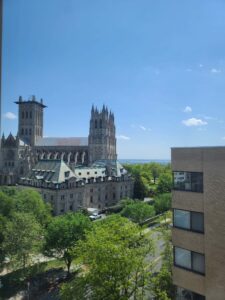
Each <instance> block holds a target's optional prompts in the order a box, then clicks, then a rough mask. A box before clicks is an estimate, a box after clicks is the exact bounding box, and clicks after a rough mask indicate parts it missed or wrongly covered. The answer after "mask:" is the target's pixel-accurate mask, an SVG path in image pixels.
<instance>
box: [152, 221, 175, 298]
mask: <svg viewBox="0 0 225 300" xmlns="http://www.w3.org/2000/svg"><path fill="white" fill-rule="evenodd" d="M159 230H160V233H161V235H162V237H163V240H164V243H165V245H164V250H163V252H162V267H161V270H160V271H159V273H158V274H157V275H156V276H154V277H152V278H151V280H150V286H151V288H150V289H151V291H152V293H153V294H154V296H155V297H156V299H159V300H172V299H174V298H175V287H174V285H173V281H172V267H173V249H172V242H171V240H172V238H171V230H170V229H168V228H166V227H165V226H161V227H160V229H159Z"/></svg>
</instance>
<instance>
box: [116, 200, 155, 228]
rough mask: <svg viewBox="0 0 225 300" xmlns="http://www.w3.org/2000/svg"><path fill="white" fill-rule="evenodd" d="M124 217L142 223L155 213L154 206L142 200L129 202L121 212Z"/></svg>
mask: <svg viewBox="0 0 225 300" xmlns="http://www.w3.org/2000/svg"><path fill="white" fill-rule="evenodd" d="M121 215H122V216H123V217H127V218H129V219H130V220H131V221H133V222H135V223H139V224H140V223H142V222H144V221H145V220H146V219H149V218H151V217H153V216H154V215H155V210H154V207H153V206H151V205H149V204H147V203H145V202H142V201H136V202H134V203H131V204H128V205H126V206H125V207H124V209H123V210H122V212H121Z"/></svg>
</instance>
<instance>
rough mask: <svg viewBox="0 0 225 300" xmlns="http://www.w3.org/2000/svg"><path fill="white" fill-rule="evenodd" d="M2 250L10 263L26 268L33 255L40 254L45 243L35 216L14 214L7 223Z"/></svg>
mask: <svg viewBox="0 0 225 300" xmlns="http://www.w3.org/2000/svg"><path fill="white" fill-rule="evenodd" d="M3 236H4V240H3V245H2V248H3V250H4V251H5V253H6V255H7V257H9V259H10V261H11V262H12V263H13V264H15V265H18V266H21V267H23V268H25V267H26V266H27V265H28V264H29V262H30V261H31V260H32V255H34V254H36V253H39V252H40V249H41V246H42V243H43V238H42V237H43V231H42V228H41V226H40V224H39V223H38V222H37V221H36V220H35V218H34V216H33V215H32V214H29V213H13V216H12V219H11V220H10V221H8V222H7V223H6V226H5V231H4V233H3Z"/></svg>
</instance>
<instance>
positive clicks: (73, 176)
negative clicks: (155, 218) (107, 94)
mask: <svg viewBox="0 0 225 300" xmlns="http://www.w3.org/2000/svg"><path fill="white" fill-rule="evenodd" d="M15 103H16V104H17V105H18V107H19V114H18V134H17V136H16V137H14V136H13V135H12V134H10V135H9V136H8V137H7V138H5V137H4V135H3V136H2V140H1V152H0V185H15V184H21V185H24V186H29V187H33V188H36V189H38V190H39V191H40V192H41V193H42V195H43V198H44V199H45V200H46V201H48V202H51V203H52V205H53V207H54V212H55V214H60V213H63V212H66V211H68V210H76V209H78V207H79V208H80V207H96V208H100V209H102V208H104V207H106V206H109V205H112V204H115V203H116V202H118V201H119V200H120V199H121V198H123V197H132V195H133V181H132V179H131V177H130V175H129V174H128V173H127V171H126V170H125V169H124V168H123V167H122V166H121V165H120V163H119V162H118V161H117V154H116V130H115V123H114V115H113V113H112V112H111V111H110V112H109V111H108V108H107V107H105V106H103V108H102V110H100V111H99V110H98V109H97V108H94V107H92V110H91V118H90V128H89V136H88V138H87V137H72V138H68V137H60V138H55V137H43V130H44V125H43V124H44V109H45V108H46V106H45V105H44V104H43V100H42V99H41V100H40V101H37V100H36V98H35V97H34V96H33V97H32V98H31V99H29V100H23V99H22V97H19V100H18V101H16V102H15Z"/></svg>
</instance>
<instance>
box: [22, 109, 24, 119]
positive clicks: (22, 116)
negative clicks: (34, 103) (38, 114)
mask: <svg viewBox="0 0 225 300" xmlns="http://www.w3.org/2000/svg"><path fill="white" fill-rule="evenodd" d="M22 119H24V111H22Z"/></svg>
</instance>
